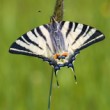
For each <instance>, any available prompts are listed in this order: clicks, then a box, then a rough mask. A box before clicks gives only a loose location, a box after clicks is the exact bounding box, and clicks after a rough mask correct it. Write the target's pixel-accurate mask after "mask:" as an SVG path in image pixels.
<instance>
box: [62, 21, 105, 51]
mask: <svg viewBox="0 0 110 110" xmlns="http://www.w3.org/2000/svg"><path fill="white" fill-rule="evenodd" d="M60 24H61V32H62V34H63V36H65V37H66V41H67V42H68V45H69V47H70V48H71V49H72V50H73V52H74V51H75V50H81V49H83V48H86V47H88V46H90V45H92V44H94V43H96V42H99V41H101V40H103V39H104V38H105V37H104V35H103V34H102V33H101V32H100V31H99V30H97V29H96V28H93V27H91V26H88V25H85V24H80V23H75V22H69V21H62V22H60ZM68 49H69V48H68Z"/></svg>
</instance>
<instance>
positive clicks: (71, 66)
mask: <svg viewBox="0 0 110 110" xmlns="http://www.w3.org/2000/svg"><path fill="white" fill-rule="evenodd" d="M68 68H71V69H72V71H73V72H74V80H75V83H76V84H77V77H76V73H75V69H74V66H73V64H72V63H69V65H68Z"/></svg>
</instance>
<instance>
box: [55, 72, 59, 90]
mask: <svg viewBox="0 0 110 110" xmlns="http://www.w3.org/2000/svg"><path fill="white" fill-rule="evenodd" d="M57 72H58V70H55V77H56V82H57V87H58V88H59V82H58V78H57Z"/></svg>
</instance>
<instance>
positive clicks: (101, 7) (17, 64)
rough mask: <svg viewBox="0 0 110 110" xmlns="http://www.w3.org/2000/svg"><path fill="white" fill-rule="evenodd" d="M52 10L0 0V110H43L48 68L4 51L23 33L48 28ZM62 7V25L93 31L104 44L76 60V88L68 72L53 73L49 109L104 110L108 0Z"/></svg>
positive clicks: (108, 95)
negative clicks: (73, 24) (72, 23)
mask: <svg viewBox="0 0 110 110" xmlns="http://www.w3.org/2000/svg"><path fill="white" fill-rule="evenodd" d="M54 5H55V0H0V110H47V104H48V93H49V85H50V77H51V67H50V66H49V64H47V63H46V62H43V61H42V60H40V59H38V58H34V57H28V56H23V55H13V54H10V53H8V50H9V47H10V45H11V44H12V43H13V42H14V41H15V40H16V39H17V38H18V37H19V36H21V35H22V34H24V33H25V32H27V31H29V30H31V29H33V28H34V27H37V26H39V25H41V24H45V23H49V20H50V16H51V15H52V13H53V9H54ZM64 5H65V8H64V20H69V21H75V22H80V23H84V24H88V25H91V26H94V27H96V28H98V29H99V30H101V31H102V32H103V33H104V34H105V36H106V39H105V40H104V41H102V42H100V43H97V44H95V45H93V46H91V47H89V48H87V49H85V50H83V51H81V53H80V54H79V55H78V56H77V58H76V61H75V63H74V65H75V70H76V74H77V78H78V84H77V85H75V83H74V78H73V73H72V72H71V70H70V69H68V68H66V67H65V68H62V69H61V70H60V71H59V72H58V79H59V83H60V88H57V86H56V79H55V78H54V81H53V93H52V103H51V110H109V109H110V0H64ZM39 10H41V12H40V13H39V12H38V11H39Z"/></svg>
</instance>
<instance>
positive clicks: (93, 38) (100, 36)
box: [79, 30, 105, 50]
mask: <svg viewBox="0 0 110 110" xmlns="http://www.w3.org/2000/svg"><path fill="white" fill-rule="evenodd" d="M103 39H105V36H104V35H103V34H102V33H101V32H100V31H99V30H96V32H95V33H94V34H93V35H92V36H90V38H89V39H88V40H86V41H85V42H84V44H83V45H82V46H81V48H80V49H79V50H82V49H84V48H87V47H88V46H90V45H92V44H95V43H97V42H100V41H102V40H103Z"/></svg>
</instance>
